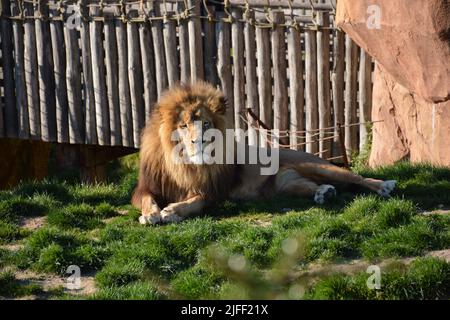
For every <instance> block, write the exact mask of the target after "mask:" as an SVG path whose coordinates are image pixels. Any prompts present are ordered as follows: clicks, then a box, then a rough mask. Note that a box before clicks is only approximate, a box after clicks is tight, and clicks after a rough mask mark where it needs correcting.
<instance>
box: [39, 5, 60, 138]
mask: <svg viewBox="0 0 450 320" xmlns="http://www.w3.org/2000/svg"><path fill="white" fill-rule="evenodd" d="M37 9H38V14H41V15H42V18H39V19H35V28H36V46H37V61H38V75H39V91H40V93H39V101H40V108H41V139H42V140H44V141H50V142H54V141H56V102H55V77H54V74H53V70H54V69H53V68H54V66H53V54H52V45H51V37H50V24H49V22H48V21H47V20H45V17H48V0H38V7H37Z"/></svg>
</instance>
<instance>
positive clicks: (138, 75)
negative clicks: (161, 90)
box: [127, 23, 145, 148]
mask: <svg viewBox="0 0 450 320" xmlns="http://www.w3.org/2000/svg"><path fill="white" fill-rule="evenodd" d="M127 40H128V81H129V83H130V97H131V114H132V118H133V142H134V147H135V148H138V147H139V145H140V139H141V129H142V127H143V126H144V124H145V106H144V100H143V95H142V93H143V91H144V88H143V86H142V61H141V52H140V51H141V50H140V47H139V33H138V26H137V24H136V23H128V24H127Z"/></svg>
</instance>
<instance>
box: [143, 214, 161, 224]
mask: <svg viewBox="0 0 450 320" xmlns="http://www.w3.org/2000/svg"><path fill="white" fill-rule="evenodd" d="M159 222H161V216H160V215H156V214H153V215H142V216H140V217H139V223H140V224H157V223H159Z"/></svg>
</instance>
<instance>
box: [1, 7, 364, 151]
mask: <svg viewBox="0 0 450 320" xmlns="http://www.w3.org/2000/svg"><path fill="white" fill-rule="evenodd" d="M0 1H1V5H2V6H1V18H0V38H1V74H2V80H1V97H2V103H1V111H2V112H0V137H13V138H20V139H38V140H43V141H49V142H58V143H71V144H97V145H105V146H106V145H112V146H126V147H135V148H138V147H139V140H140V131H141V129H142V127H143V126H144V125H145V121H146V119H148V117H149V114H150V112H151V109H152V106H153V104H154V102H155V101H156V100H157V99H158V97H159V96H160V94H161V92H162V91H163V90H164V89H166V88H167V87H170V86H172V85H174V84H176V83H177V82H179V81H181V82H188V81H190V80H196V79H205V80H206V81H209V82H211V83H214V84H216V85H218V86H220V87H221V88H222V90H223V91H224V93H225V94H226V96H227V98H228V101H229V105H230V108H229V111H230V112H229V114H228V116H229V117H230V120H232V121H234V124H235V127H237V128H244V129H245V128H246V127H247V126H248V125H252V126H253V125H254V124H255V119H254V117H248V116H247V117H244V118H243V117H242V115H243V114H245V110H247V109H250V110H251V111H252V113H253V114H254V115H255V116H256V117H258V118H259V119H260V120H261V121H262V122H263V123H265V124H266V125H267V126H268V127H269V128H273V129H277V130H280V131H281V132H283V133H285V134H284V135H283V137H282V141H283V143H286V144H288V145H290V146H291V147H292V148H295V149H304V150H306V151H307V152H311V153H318V154H320V155H321V156H322V157H325V158H330V157H333V156H336V155H338V154H340V149H339V148H338V147H337V144H336V143H334V142H336V141H337V137H338V131H339V128H340V127H339V124H341V125H342V130H343V133H342V136H341V137H342V138H343V139H344V141H345V148H346V150H347V151H348V152H349V153H350V152H352V151H355V150H358V149H359V148H361V147H362V146H363V145H364V143H365V141H366V139H367V128H366V124H365V123H366V122H368V121H370V110H371V88H372V83H371V74H372V61H371V58H370V56H368V55H366V54H365V52H364V51H363V50H360V49H359V48H358V47H357V46H356V45H355V43H353V41H352V40H351V39H350V38H348V37H347V36H346V35H345V34H344V33H343V32H341V31H340V30H338V29H336V28H335V27H334V22H333V17H334V8H335V4H334V1H332V2H329V1H319V0H316V1H312V0H311V1H309V0H305V1H298V0H295V1H294V0H292V1H291V0H271V1H267V0H226V1H212V0H208V1H207V0H154V1H143V0H141V1H136V0H134V1H126V0H112V1H107V0H104V1H87V0H79V1H60V0H55V1H44V0H41V1H36V0H35V1H33V0H20V1H19V0H0ZM258 136H259V135H258V134H252V133H250V135H249V142H250V143H258V141H261V139H259V137H258Z"/></svg>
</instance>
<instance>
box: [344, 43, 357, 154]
mask: <svg viewBox="0 0 450 320" xmlns="http://www.w3.org/2000/svg"><path fill="white" fill-rule="evenodd" d="M345 63H346V65H345V112H344V114H345V149H346V150H347V155H348V157H349V158H351V154H352V153H353V151H355V150H357V149H358V136H357V135H358V128H359V126H356V125H353V126H350V125H351V124H356V123H357V121H358V120H357V114H356V111H357V101H356V98H357V90H358V88H357V80H358V79H357V72H358V47H357V46H356V44H355V43H354V42H353V40H352V39H351V38H350V37H349V36H348V35H346V36H345Z"/></svg>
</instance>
